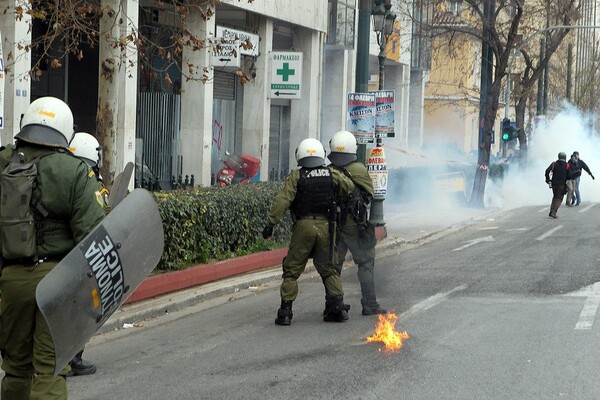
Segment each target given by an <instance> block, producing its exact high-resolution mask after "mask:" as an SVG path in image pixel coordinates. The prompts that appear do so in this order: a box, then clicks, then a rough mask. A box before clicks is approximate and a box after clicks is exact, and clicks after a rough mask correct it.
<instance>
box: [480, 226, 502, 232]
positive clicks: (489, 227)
mask: <svg viewBox="0 0 600 400" xmlns="http://www.w3.org/2000/svg"><path fill="white" fill-rule="evenodd" d="M494 229H498V227H497V226H488V227H487V228H477V230H479V231H493V230H494Z"/></svg>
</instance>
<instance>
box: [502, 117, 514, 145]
mask: <svg viewBox="0 0 600 400" xmlns="http://www.w3.org/2000/svg"><path fill="white" fill-rule="evenodd" d="M501 133H502V141H503V142H509V141H510V140H511V139H512V138H513V137H512V134H513V131H512V126H510V119H508V118H504V119H503V120H502V130H501Z"/></svg>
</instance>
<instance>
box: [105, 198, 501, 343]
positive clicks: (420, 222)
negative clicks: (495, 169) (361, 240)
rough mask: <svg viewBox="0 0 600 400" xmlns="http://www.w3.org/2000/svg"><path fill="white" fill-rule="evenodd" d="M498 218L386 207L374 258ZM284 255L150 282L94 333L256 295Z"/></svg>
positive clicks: (274, 276) (483, 212)
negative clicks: (208, 303)
mask: <svg viewBox="0 0 600 400" xmlns="http://www.w3.org/2000/svg"><path fill="white" fill-rule="evenodd" d="M501 212H502V210H498V209H475V208H457V207H454V208H436V209H430V208H426V207H422V206H419V205H394V204H386V205H385V221H386V225H385V231H386V232H384V230H383V229H382V228H379V229H378V232H377V233H378V239H379V241H378V244H377V258H382V257H386V256H391V255H395V254H398V253H400V252H402V251H406V250H409V249H411V248H414V247H416V246H419V245H422V244H424V243H426V242H428V241H431V240H435V239H437V238H439V237H443V236H445V235H447V234H450V233H452V232H455V231H456V230H459V229H462V228H463V227H465V226H467V225H469V224H472V223H476V222H478V221H482V220H487V219H493V218H494V216H495V215H496V214H497V213H501ZM286 253H287V248H286V249H280V250H275V251H269V252H263V253H257V254H252V255H249V256H244V257H237V258H233V259H230V260H224V261H219V262H216V263H211V264H205V265H199V266H195V267H191V268H188V269H186V270H183V271H174V272H170V273H164V274H159V275H154V276H151V277H149V278H148V279H146V280H145V281H144V282H143V283H142V284H141V285H140V287H138V288H137V289H136V290H135V291H134V293H133V294H132V295H131V296H130V298H129V299H128V300H127V301H126V303H125V304H123V305H122V306H121V308H120V309H119V310H117V311H116V312H115V313H114V314H113V315H112V316H111V318H109V319H108V321H107V322H106V323H105V324H104V325H103V326H102V328H101V329H100V331H99V333H104V332H108V331H112V330H116V329H120V328H123V327H124V326H125V327H127V326H129V327H131V326H132V325H135V324H140V323H142V322H143V321H144V320H146V319H149V318H156V317H159V316H163V315H165V314H168V313H171V312H174V311H177V310H181V309H183V308H186V307H189V306H192V305H195V304H198V303H200V302H204V301H207V300H210V299H214V298H216V297H219V296H223V295H227V294H231V295H234V294H236V293H239V292H240V291H252V290H256V289H257V288H258V287H259V286H260V285H261V284H264V283H267V282H273V281H278V280H280V279H281V260H282V259H283V257H284V256H285V254H286ZM353 267H354V268H355V264H354V263H353V262H352V261H351V260H347V262H346V265H345V268H353ZM306 270H307V272H310V271H311V270H314V266H313V265H312V262H310V261H309V263H308V265H307V268H306Z"/></svg>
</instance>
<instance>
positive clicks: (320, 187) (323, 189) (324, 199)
mask: <svg viewBox="0 0 600 400" xmlns="http://www.w3.org/2000/svg"><path fill="white" fill-rule="evenodd" d="M334 193H335V192H334V186H333V177H332V176H331V171H329V169H328V168H327V167H318V168H311V169H308V168H302V169H300V179H299V180H298V186H297V193H296V198H295V199H294V202H293V203H292V207H291V209H292V213H293V214H294V217H295V218H296V219H301V218H304V217H308V216H313V217H314V216H323V217H326V218H328V217H329V214H330V211H331V209H332V207H334V206H335V205H334V204H335V198H334Z"/></svg>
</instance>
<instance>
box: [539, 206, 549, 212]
mask: <svg viewBox="0 0 600 400" xmlns="http://www.w3.org/2000/svg"><path fill="white" fill-rule="evenodd" d="M544 211H548V207H544V208H542V209H541V210H539V211H538V212H539V213H540V212H544Z"/></svg>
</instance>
